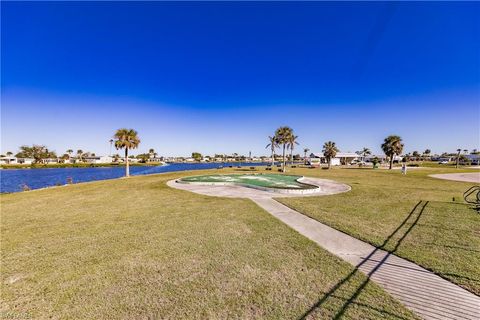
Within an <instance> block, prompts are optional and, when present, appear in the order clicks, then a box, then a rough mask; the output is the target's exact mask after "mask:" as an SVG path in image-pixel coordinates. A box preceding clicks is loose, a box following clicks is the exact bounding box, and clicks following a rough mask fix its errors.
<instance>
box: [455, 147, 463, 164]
mask: <svg viewBox="0 0 480 320" xmlns="http://www.w3.org/2000/svg"><path fill="white" fill-rule="evenodd" d="M460 152H462V149H460V148H459V149H457V161H456V162H455V168H458V163H459V162H460Z"/></svg>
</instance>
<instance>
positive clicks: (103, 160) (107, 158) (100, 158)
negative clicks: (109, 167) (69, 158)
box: [84, 156, 113, 163]
mask: <svg viewBox="0 0 480 320" xmlns="http://www.w3.org/2000/svg"><path fill="white" fill-rule="evenodd" d="M84 160H85V162H87V163H112V162H113V157H111V156H93V157H92V156H90V157H85V158H84Z"/></svg>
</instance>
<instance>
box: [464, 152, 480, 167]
mask: <svg viewBox="0 0 480 320" xmlns="http://www.w3.org/2000/svg"><path fill="white" fill-rule="evenodd" d="M464 157H465V158H467V160H468V162H470V164H472V165H479V164H480V154H467V155H465V156H464Z"/></svg>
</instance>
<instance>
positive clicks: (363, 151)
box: [360, 147, 372, 161]
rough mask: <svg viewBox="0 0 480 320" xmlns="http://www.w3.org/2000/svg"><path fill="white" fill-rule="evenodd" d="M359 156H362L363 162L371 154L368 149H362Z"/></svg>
mask: <svg viewBox="0 0 480 320" xmlns="http://www.w3.org/2000/svg"><path fill="white" fill-rule="evenodd" d="M360 152H361V154H362V157H363V158H362V161H365V157H366V156H368V155H371V154H372V151H370V149H368V148H367V147H363V149H362V151H360Z"/></svg>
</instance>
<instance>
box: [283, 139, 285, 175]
mask: <svg viewBox="0 0 480 320" xmlns="http://www.w3.org/2000/svg"><path fill="white" fill-rule="evenodd" d="M282 172H285V144H283V169H282Z"/></svg>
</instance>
